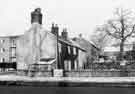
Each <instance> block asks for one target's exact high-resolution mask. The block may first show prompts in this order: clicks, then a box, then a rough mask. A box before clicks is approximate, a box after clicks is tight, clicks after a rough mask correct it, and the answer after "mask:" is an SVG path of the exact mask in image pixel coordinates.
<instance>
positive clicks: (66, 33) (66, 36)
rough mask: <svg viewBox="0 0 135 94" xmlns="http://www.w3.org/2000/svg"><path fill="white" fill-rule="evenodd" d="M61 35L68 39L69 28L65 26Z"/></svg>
mask: <svg viewBox="0 0 135 94" xmlns="http://www.w3.org/2000/svg"><path fill="white" fill-rule="evenodd" d="M61 36H62V38H63V39H64V40H67V39H68V32H67V29H66V28H64V29H63V31H62V33H61Z"/></svg>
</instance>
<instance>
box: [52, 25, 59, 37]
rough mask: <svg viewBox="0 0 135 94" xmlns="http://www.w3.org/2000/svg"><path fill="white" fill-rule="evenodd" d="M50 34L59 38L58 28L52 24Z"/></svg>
mask: <svg viewBox="0 0 135 94" xmlns="http://www.w3.org/2000/svg"><path fill="white" fill-rule="evenodd" d="M51 33H53V34H54V35H56V36H57V35H58V36H59V27H58V25H57V24H54V23H52V27H51Z"/></svg>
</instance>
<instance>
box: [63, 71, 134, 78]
mask: <svg viewBox="0 0 135 94" xmlns="http://www.w3.org/2000/svg"><path fill="white" fill-rule="evenodd" d="M64 76H65V77H133V76H135V70H132V71H125V70H72V71H64Z"/></svg>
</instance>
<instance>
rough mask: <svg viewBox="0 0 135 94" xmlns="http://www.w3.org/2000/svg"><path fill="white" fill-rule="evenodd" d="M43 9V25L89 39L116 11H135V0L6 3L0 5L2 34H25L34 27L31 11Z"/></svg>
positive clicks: (4, 0)
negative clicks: (120, 8) (52, 25)
mask: <svg viewBox="0 0 135 94" xmlns="http://www.w3.org/2000/svg"><path fill="white" fill-rule="evenodd" d="M36 7H40V8H42V13H43V26H44V27H45V28H46V29H50V27H51V23H52V22H55V23H57V24H58V25H59V26H60V30H61V29H62V28H64V27H66V28H67V30H68V32H69V35H70V36H78V34H79V33H82V34H83V37H86V38H87V39H88V37H89V35H90V34H91V33H92V32H93V30H94V28H95V26H96V25H101V24H103V23H104V21H105V20H107V19H108V18H110V17H111V16H112V14H113V11H114V8H117V7H124V8H135V1H134V0H2V1H1V3H0V35H13V34H22V33H23V32H24V31H26V30H27V29H28V28H30V25H31V24H30V12H31V11H33V10H34V9H35V8H36Z"/></svg>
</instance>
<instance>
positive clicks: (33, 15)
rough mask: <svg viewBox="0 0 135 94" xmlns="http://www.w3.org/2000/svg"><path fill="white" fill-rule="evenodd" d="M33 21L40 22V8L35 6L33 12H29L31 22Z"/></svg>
mask: <svg viewBox="0 0 135 94" xmlns="http://www.w3.org/2000/svg"><path fill="white" fill-rule="evenodd" d="M33 23H39V24H42V13H41V8H36V9H35V10H34V11H33V12H31V24H33Z"/></svg>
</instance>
